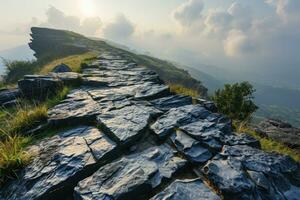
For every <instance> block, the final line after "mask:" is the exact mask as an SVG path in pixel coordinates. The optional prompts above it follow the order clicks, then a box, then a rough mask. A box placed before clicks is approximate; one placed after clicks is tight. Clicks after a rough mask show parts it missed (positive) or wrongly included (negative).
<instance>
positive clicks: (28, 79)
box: [18, 75, 63, 100]
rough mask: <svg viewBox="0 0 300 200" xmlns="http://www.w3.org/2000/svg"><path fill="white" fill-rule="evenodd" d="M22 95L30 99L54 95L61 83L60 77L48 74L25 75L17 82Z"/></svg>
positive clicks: (41, 98)
mask: <svg viewBox="0 0 300 200" xmlns="http://www.w3.org/2000/svg"><path fill="white" fill-rule="evenodd" d="M18 86H19V89H20V92H21V93H22V95H23V96H24V97H26V98H28V99H30V100H32V99H34V100H44V99H46V98H49V97H52V96H54V95H55V94H56V93H57V92H58V91H59V89H61V88H62V86H63V83H62V81H61V80H60V79H58V78H55V77H52V76H50V75H48V76H43V75H26V76H24V79H22V80H20V81H19V82H18Z"/></svg>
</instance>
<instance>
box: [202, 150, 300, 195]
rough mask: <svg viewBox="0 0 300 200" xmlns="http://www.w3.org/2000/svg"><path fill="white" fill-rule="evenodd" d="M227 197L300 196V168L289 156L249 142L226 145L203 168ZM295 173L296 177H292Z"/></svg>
mask: <svg viewBox="0 0 300 200" xmlns="http://www.w3.org/2000/svg"><path fill="white" fill-rule="evenodd" d="M202 171H203V173H204V174H206V176H207V178H208V179H209V180H210V181H211V182H212V183H213V184H214V185H215V186H216V187H217V188H219V189H220V190H221V191H222V193H223V195H224V196H225V199H270V200H271V199H297V198H298V197H299V191H300V190H299V189H300V188H299V175H298V174H299V167H298V164H297V163H296V162H295V161H293V160H292V159H291V158H289V157H287V156H281V155H278V154H271V153H266V152H263V151H261V150H259V149H256V148H252V147H250V146H247V145H235V146H227V145H225V146H224V148H223V151H222V152H221V154H220V155H217V156H215V157H214V158H213V159H212V160H211V161H209V162H208V163H207V164H206V166H204V167H203V168H202ZM293 175H295V176H293Z"/></svg>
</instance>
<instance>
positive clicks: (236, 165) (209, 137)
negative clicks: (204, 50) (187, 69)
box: [0, 53, 300, 200]
mask: <svg viewBox="0 0 300 200" xmlns="http://www.w3.org/2000/svg"><path fill="white" fill-rule="evenodd" d="M67 73H69V72H66V74H64V73H61V74H60V76H62V77H64V78H65V79H67V80H72V78H70V79H68V77H70V75H68V74H67ZM71 76H74V74H71ZM80 77H81V79H82V84H81V86H80V87H79V88H78V89H75V90H73V91H71V92H70V94H69V95H68V96H67V98H66V99H65V100H64V101H62V102H61V103H60V104H59V105H57V106H56V107H54V108H53V109H51V110H49V119H48V120H49V123H50V124H52V125H59V126H62V127H71V128H69V130H67V131H63V132H61V133H58V134H57V135H56V136H53V137H51V138H46V139H44V140H42V141H40V142H39V143H38V144H37V145H36V146H33V147H31V152H34V153H35V155H36V156H35V157H34V160H33V162H32V163H31V164H30V165H28V166H27V167H26V168H25V169H24V170H23V171H22V173H21V174H20V178H19V180H16V181H13V182H11V183H9V184H7V185H6V186H5V187H4V188H2V189H1V190H0V198H1V199H15V200H17V199H18V200H19V199H20V200H30V199H43V200H44V199H55V200H56V199H64V200H65V199H78V200H79V199H80V200H94V199H95V200H96V199H97V200H98V199H105V200H113V199H115V200H117V199H118V200H124V199H125V200H126V199H128V200H129V199H130V200H134V199H137V200H141V199H153V200H163V199H164V200H166V199H169V200H171V199H172V200H173V199H174V200H181V199H182V200H195V199H212V200H218V199H222V198H224V199H230V200H232V199H239V200H241V199H263V200H264V199H270V200H273V199H299V196H300V170H299V169H300V168H299V165H298V164H297V163H296V162H295V161H293V160H292V159H290V158H289V157H286V156H282V155H278V154H272V153H265V152H263V151H262V150H260V144H259V142H258V141H257V140H255V139H254V138H252V137H250V136H248V135H245V134H240V135H237V134H235V133H233V132H232V130H231V122H230V120H229V119H227V118H226V117H224V116H222V115H220V114H217V113H212V112H210V111H209V110H207V109H206V108H204V107H203V106H201V105H198V104H192V99H191V98H190V97H187V96H182V95H174V94H171V93H170V91H169V88H168V87H167V86H166V85H164V84H163V83H162V81H161V80H160V79H159V77H158V76H157V74H156V73H155V72H153V71H150V70H148V69H145V68H142V67H139V66H137V65H136V64H135V63H132V62H131V61H130V60H127V59H125V58H122V57H121V56H118V55H114V54H111V53H103V54H101V55H100V56H99V58H98V60H97V61H95V62H94V63H92V64H90V65H89V66H88V67H86V68H85V69H84V70H83V73H82V74H81V75H80ZM75 78H76V79H77V78H78V77H77V75H76V77H75Z"/></svg>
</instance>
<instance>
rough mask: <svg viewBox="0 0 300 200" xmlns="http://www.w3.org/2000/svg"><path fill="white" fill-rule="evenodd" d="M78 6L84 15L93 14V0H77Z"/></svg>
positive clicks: (89, 15)
mask: <svg viewBox="0 0 300 200" xmlns="http://www.w3.org/2000/svg"><path fill="white" fill-rule="evenodd" d="M79 8H80V10H81V13H82V14H83V15H84V16H85V17H91V16H93V15H95V3H94V0H79Z"/></svg>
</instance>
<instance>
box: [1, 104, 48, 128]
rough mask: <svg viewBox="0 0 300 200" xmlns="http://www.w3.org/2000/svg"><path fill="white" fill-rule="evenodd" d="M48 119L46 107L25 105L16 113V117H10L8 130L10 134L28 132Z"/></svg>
mask: <svg viewBox="0 0 300 200" xmlns="http://www.w3.org/2000/svg"><path fill="white" fill-rule="evenodd" d="M46 119H47V107H46V105H34V106H32V105H30V104H25V105H22V106H20V107H19V109H18V110H17V111H16V112H15V113H14V116H10V117H9V118H8V119H7V122H6V124H7V128H6V129H7V130H9V131H8V132H9V133H20V132H21V131H28V130H29V129H31V128H34V127H35V126H36V125H38V124H40V123H41V122H44V121H46Z"/></svg>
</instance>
